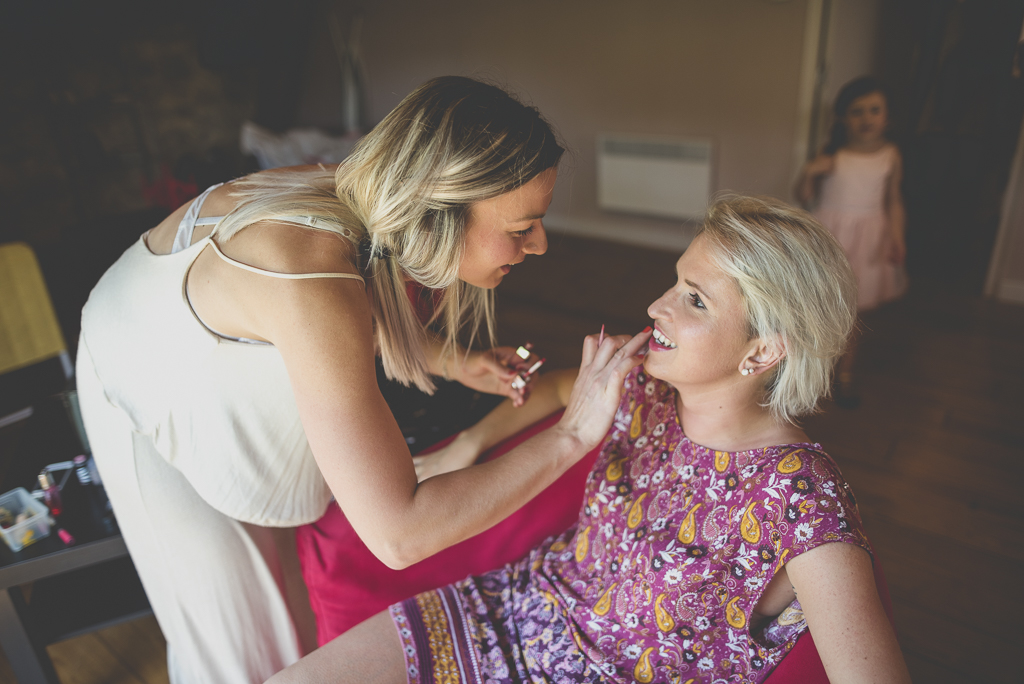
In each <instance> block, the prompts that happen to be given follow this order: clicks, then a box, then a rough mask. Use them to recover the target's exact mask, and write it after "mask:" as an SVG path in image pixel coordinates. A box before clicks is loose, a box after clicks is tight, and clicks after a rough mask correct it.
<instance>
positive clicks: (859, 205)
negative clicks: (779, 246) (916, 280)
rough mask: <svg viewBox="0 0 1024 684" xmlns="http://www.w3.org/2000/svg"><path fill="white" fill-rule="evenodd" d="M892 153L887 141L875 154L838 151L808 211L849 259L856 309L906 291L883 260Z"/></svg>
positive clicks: (902, 276)
mask: <svg viewBox="0 0 1024 684" xmlns="http://www.w3.org/2000/svg"><path fill="white" fill-rule="evenodd" d="M898 154H899V153H898V152H897V151H896V148H895V147H894V146H893V145H886V146H885V147H883V148H882V149H880V150H878V151H877V152H852V151H850V150H846V149H840V150H839V151H838V152H836V154H835V167H834V169H833V171H832V173H831V174H829V175H827V176H825V177H824V178H823V179H822V183H821V195H820V199H819V202H818V208H817V209H816V210H815V212H814V215H815V216H817V218H818V220H819V221H821V223H822V225H824V226H825V227H826V228H828V229H829V231H831V233H832V234H833V235H835V237H836V239H837V240H839V244H841V245H842V246H843V250H844V251H845V252H846V258H847V259H849V260H850V266H851V268H853V274H854V275H855V276H856V278H857V309H858V310H860V311H865V310H867V309H873V308H875V307H876V306H878V305H879V304H882V303H884V302H887V301H889V300H892V299H897V298H898V297H900V296H901V295H903V293H904V292H905V291H906V289H907V276H906V272H905V271H904V269H903V266H902V265H901V264H894V263H893V262H891V261H890V260H889V259H888V253H889V241H890V237H889V226H888V224H889V219H888V216H887V215H886V211H885V194H886V188H887V187H888V183H889V178H890V177H891V176H892V173H893V170H894V169H895V167H896V160H897V155H898Z"/></svg>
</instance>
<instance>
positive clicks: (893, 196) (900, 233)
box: [885, 152, 907, 264]
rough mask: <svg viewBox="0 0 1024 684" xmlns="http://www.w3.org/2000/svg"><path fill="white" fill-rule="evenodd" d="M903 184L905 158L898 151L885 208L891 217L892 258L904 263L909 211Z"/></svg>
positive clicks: (886, 190)
mask: <svg viewBox="0 0 1024 684" xmlns="http://www.w3.org/2000/svg"><path fill="white" fill-rule="evenodd" d="M902 184H903V159H902V158H901V157H900V153H899V152H897V153H896V162H895V163H894V164H893V170H892V174H891V175H890V176H889V182H888V184H887V186H886V189H885V210H886V214H887V216H888V219H889V232H890V234H891V237H892V239H891V243H892V249H891V252H890V258H891V259H892V261H894V262H895V263H897V264H901V263H903V260H904V259H905V258H906V255H907V247H906V244H907V243H906V225H907V212H906V208H905V207H904V205H903V191H902V190H901V189H900V186H901V185H902Z"/></svg>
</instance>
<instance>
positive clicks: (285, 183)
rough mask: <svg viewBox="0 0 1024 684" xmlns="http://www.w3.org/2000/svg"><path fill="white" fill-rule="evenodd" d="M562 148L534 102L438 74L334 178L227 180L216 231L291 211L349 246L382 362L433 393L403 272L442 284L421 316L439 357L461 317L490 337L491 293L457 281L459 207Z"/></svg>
mask: <svg viewBox="0 0 1024 684" xmlns="http://www.w3.org/2000/svg"><path fill="white" fill-rule="evenodd" d="M563 152H564V149H563V148H562V146H561V145H560V144H559V143H558V141H557V139H556V137H555V134H554V132H553V131H552V129H551V126H550V125H549V124H548V123H547V122H546V121H545V120H544V119H543V117H541V115H540V113H539V112H538V111H537V109H536V108H534V107H529V106H526V105H523V104H522V103H520V102H519V101H518V100H516V99H515V98H513V97H512V96H511V95H509V94H508V93H506V92H505V91H504V90H502V89H501V88H498V87H496V86H493V85H490V84H486V83H482V82H480V81H476V80H473V79H470V78H464V77H459V76H443V77H440V78H435V79H432V80H430V81H428V82H426V83H424V84H423V85H422V86H420V87H419V88H417V89H416V90H415V91H413V92H412V93H410V94H409V95H408V96H407V97H406V98H405V99H403V100H402V102H400V103H399V105H398V106H397V107H395V109H394V110H392V111H391V113H390V114H388V115H387V116H386V117H385V118H384V120H383V121H381V122H380V123H379V124H378V125H377V126H376V127H375V128H374V129H373V130H372V131H371V132H370V133H369V134H367V135H366V136H365V137H364V138H363V139H362V140H360V141H359V143H358V144H357V145H356V146H355V148H354V149H353V151H352V154H351V155H350V156H349V157H348V159H346V160H345V161H344V162H343V163H342V164H341V165H340V166H339V167H338V170H337V173H336V174H335V176H334V178H333V179H332V178H331V177H330V175H329V174H328V173H325V172H323V171H312V172H296V171H289V172H277V173H262V174H257V175H255V176H251V177H249V178H246V179H242V180H241V181H236V182H235V185H236V186H237V187H236V191H237V192H238V193H239V194H240V195H241V196H242V197H243V201H242V202H240V203H239V205H238V207H237V208H236V209H235V210H234V211H233V212H231V213H230V214H229V215H228V216H227V217H226V218H225V219H224V220H223V221H221V223H220V224H219V225H218V226H217V229H216V230H215V236H216V237H218V238H220V239H222V240H226V239H228V238H230V237H231V235H233V234H234V233H236V232H237V231H238V230H241V229H242V228H244V227H245V226H248V225H251V224H253V223H255V222H257V221H261V220H268V219H278V220H281V219H282V217H295V216H302V217H310V219H311V220H309V221H306V222H303V223H304V225H308V226H309V227H311V228H313V229H317V230H327V231H331V232H335V233H337V234H339V235H341V236H343V237H345V238H347V239H348V240H350V241H352V242H353V243H355V244H357V245H359V246H360V248H361V251H362V253H363V255H364V259H363V263H362V264H360V267H361V270H362V271H363V275H364V276H366V277H367V280H368V283H369V287H370V288H371V293H372V301H373V318H374V339H375V342H376V346H377V349H378V350H379V351H380V355H381V361H382V363H383V366H384V371H385V373H386V374H387V376H388V377H389V378H392V379H395V380H398V381H399V382H401V383H403V384H405V385H410V384H412V385H416V387H418V388H419V389H421V390H423V391H424V392H427V393H432V392H433V391H434V383H433V380H432V379H431V377H430V372H429V370H428V368H427V359H426V353H425V348H426V343H427V335H428V333H427V330H426V329H425V327H424V325H423V324H422V323H421V322H420V321H419V319H418V318H417V316H416V312H415V309H414V308H413V305H412V303H411V302H410V301H409V298H408V296H407V294H406V281H407V280H408V279H411V280H413V281H415V282H417V283H419V284H420V285H423V286H425V287H427V288H431V289H434V290H440V291H442V292H443V294H442V295H441V297H440V300H439V302H438V303H437V306H436V308H435V312H434V315H433V318H432V319H431V320H430V321H429V322H428V325H433V326H434V327H435V328H436V331H437V333H438V334H439V335H440V337H441V340H442V345H443V352H442V359H443V360H444V362H445V363H447V361H448V360H450V359H451V358H453V356H454V354H455V353H456V351H457V349H458V346H459V345H458V342H459V340H458V337H459V332H460V330H461V329H462V328H463V327H464V326H466V327H468V328H469V330H470V339H469V344H470V345H471V344H472V343H473V340H474V339H475V337H476V334H477V331H479V329H480V328H481V326H482V327H485V328H486V330H487V336H488V339H489V341H490V343H491V344H492V345H493V344H494V297H493V292H492V291H491V290H487V289H484V288H480V287H476V286H473V285H469V284H467V283H464V282H462V281H461V280H459V265H460V264H461V262H462V257H463V254H464V251H465V233H466V222H467V219H468V217H469V210H470V206H471V205H472V204H473V203H475V202H479V201H482V200H486V199H490V198H492V197H497V196H498V195H502V194H505V193H507V192H511V191H512V190H515V189H516V188H519V187H521V186H523V185H525V184H526V183H528V182H529V181H530V180H532V179H533V178H535V177H536V176H537V175H538V174H540V173H542V172H543V171H546V170H547V169H550V168H553V167H555V166H556V165H557V164H558V162H559V160H560V159H561V156H562V153H563ZM284 220H289V219H284ZM293 222H294V221H293Z"/></svg>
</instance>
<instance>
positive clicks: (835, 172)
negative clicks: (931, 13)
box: [796, 76, 907, 408]
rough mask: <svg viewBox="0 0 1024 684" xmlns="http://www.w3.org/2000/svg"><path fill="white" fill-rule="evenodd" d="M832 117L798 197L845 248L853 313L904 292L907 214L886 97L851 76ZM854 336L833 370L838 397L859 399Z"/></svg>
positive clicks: (849, 402) (873, 84)
mask: <svg viewBox="0 0 1024 684" xmlns="http://www.w3.org/2000/svg"><path fill="white" fill-rule="evenodd" d="M834 112H835V122H834V123H833V125H832V133H831V136H830V139H829V142H828V144H827V145H826V146H825V148H824V150H823V151H822V153H821V154H820V155H819V156H818V157H816V158H815V159H813V160H811V161H809V162H807V164H805V165H804V168H803V169H802V171H801V173H800V179H799V180H798V182H797V187H796V195H797V197H798V198H799V200H800V201H801V202H802V203H803V204H804V205H811V204H815V203H816V205H817V206H816V208H815V209H814V214H815V216H816V217H817V218H818V220H819V221H821V223H822V224H823V225H824V226H825V227H826V228H828V229H829V230H830V231H831V232H832V234H833V235H835V237H836V239H837V240H839V243H840V244H841V245H842V246H843V250H844V251H845V252H846V257H847V259H849V261H850V266H851V267H852V268H853V273H854V276H855V277H856V279H857V310H858V312H859V313H863V312H864V311H868V310H870V309H874V308H875V307H877V306H878V305H880V304H882V303H884V302H887V301H890V300H893V299H896V298H898V297H900V296H901V295H902V294H903V293H904V292H905V291H906V285H907V278H906V272H905V271H904V269H903V261H904V258H905V256H906V243H905V241H904V224H905V222H906V221H905V212H904V208H903V195H902V194H901V192H900V182H901V181H902V177H903V162H902V159H901V157H900V152H899V150H898V149H897V148H896V146H895V145H894V144H893V143H892V142H890V141H889V140H888V139H887V138H886V130H887V129H888V126H889V118H888V98H887V97H886V94H885V88H884V86H883V85H882V83H881V82H880V81H879V80H878V79H875V78H873V77H871V76H863V77H861V78H857V79H854V80H853V81H850V82H849V83H847V84H846V85H845V86H843V88H842V90H840V91H839V95H838V96H837V97H836V103H835V108H834ZM856 351H857V340H856V337H853V338H851V340H850V345H849V348H848V350H847V352H846V354H845V355H844V356H843V358H842V360H841V361H840V362H839V368H838V380H839V382H838V384H837V387H836V402H837V403H838V404H839V405H840V406H844V407H846V408H854V407H856V406H857V404H858V403H859V398H858V397H857V395H856V392H855V388H854V382H853V365H854V359H855V355H856Z"/></svg>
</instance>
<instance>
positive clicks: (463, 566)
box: [296, 412, 597, 645]
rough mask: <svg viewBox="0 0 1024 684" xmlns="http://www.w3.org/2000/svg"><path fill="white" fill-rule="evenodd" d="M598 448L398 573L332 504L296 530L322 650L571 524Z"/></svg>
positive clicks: (505, 445)
mask: <svg viewBox="0 0 1024 684" xmlns="http://www.w3.org/2000/svg"><path fill="white" fill-rule="evenodd" d="M560 416H561V412H559V413H556V414H553V415H551V416H549V417H548V418H546V419H544V420H542V421H540V422H539V423H536V424H534V425H533V426H531V427H529V428H527V429H526V430H524V431H523V432H521V433H519V434H518V435H516V436H514V437H511V438H509V439H507V440H505V441H504V442H502V443H501V444H499V445H498V446H496V447H495V448H494V449H491V450H490V451H489V452H488V453H487V454H485V455H484V460H488V459H491V458H496V457H498V456H500V455H502V454H504V453H506V452H507V451H509V450H511V449H512V448H513V447H515V446H516V445H518V444H519V443H520V442H523V441H525V440H526V439H528V438H529V437H531V436H533V435H534V434H536V433H538V432H541V431H542V430H545V429H547V428H548V427H550V426H551V425H553V424H554V423H555V422H557V421H558V419H559V417H560ZM596 457H597V450H594V451H592V452H590V453H589V454H587V455H586V456H584V457H583V458H582V459H581V460H580V461H579V462H578V463H576V465H574V466H573V467H572V468H570V469H569V470H568V471H566V472H565V473H564V474H563V475H562V477H561V478H559V479H558V480H556V481H555V482H554V483H552V484H551V486H549V487H548V488H547V489H545V490H544V491H543V492H541V493H540V494H539V495H537V496H536V497H535V498H534V499H533V500H532V501H530V502H528V503H527V504H526V505H524V506H523V507H522V508H520V509H519V510H518V511H516V512H515V513H513V514H512V515H511V516H509V517H508V518H506V519H505V520H503V521H502V522H500V523H498V524H497V525H495V526H494V527H492V528H491V529H489V530H487V531H485V532H483V533H481V534H479V535H477V536H475V537H472V538H471V539H467V540H466V541H464V542H462V543H460V544H456V545H455V546H452V547H450V548H448V549H445V550H444V551H442V552H440V553H438V554H437V555H435V556H432V557H431V558H428V559H426V560H424V561H421V562H419V563H417V564H416V565H413V566H411V567H409V568H406V569H404V570H392V569H390V568H388V567H387V566H386V565H384V564H383V563H381V562H380V561H379V560H377V558H376V557H375V556H374V555H373V554H372V553H370V551H369V549H367V548H366V545H365V544H363V542H362V541H361V540H360V539H359V537H358V535H356V533H355V531H354V530H353V529H352V526H351V525H349V523H348V520H346V519H345V516H344V514H343V513H342V512H341V509H340V508H338V506H337V505H336V504H334V503H333V502H332V503H331V505H330V506H329V507H328V509H327V513H326V514H325V515H324V517H323V518H321V519H320V520H318V521H317V522H315V523H313V524H311V525H304V526H302V527H299V528H298V529H297V531H296V540H297V545H298V553H299V562H300V563H301V565H302V576H303V578H304V579H305V580H306V585H307V586H308V588H309V599H310V604H311V605H312V607H313V612H314V613H315V614H316V622H317V638H318V640H319V642H320V644H321V645H323V644H325V643H327V642H328V641H330V640H331V639H333V638H334V637H336V636H338V635H339V634H341V633H342V632H344V631H346V630H348V629H349V628H351V627H354V626H355V625H357V624H359V623H360V622H362V621H363V620H365V619H367V618H369V617H372V616H373V615H376V614H377V613H379V612H381V611H382V610H385V609H386V608H387V607H388V606H389V605H391V604H392V603H397V602H398V601H401V600H402V599H406V598H409V597H410V596H414V595H416V594H418V593H420V592H422V591H427V590H428V589H436V588H437V587H442V586H444V585H446V584H450V583H452V582H454V581H456V580H460V579H464V578H465V577H466V576H467V575H471V574H481V573H484V572H487V571H488V570H493V569H494V568H497V567H500V566H501V565H504V564H505V563H511V562H512V561H515V560H518V559H520V558H522V557H523V556H525V555H526V553H527V552H528V551H529V550H530V549H532V548H533V547H535V546H537V545H538V544H539V543H540V542H541V541H543V540H544V539H546V538H547V537H549V536H551V535H553V534H558V533H561V532H563V531H565V530H566V529H568V528H569V527H570V526H571V525H573V524H574V523H575V522H576V519H577V517H578V516H579V509H580V500H581V499H582V497H583V487H584V483H585V482H586V479H587V474H588V473H589V472H590V468H591V466H593V464H594V460H595V459H596Z"/></svg>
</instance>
